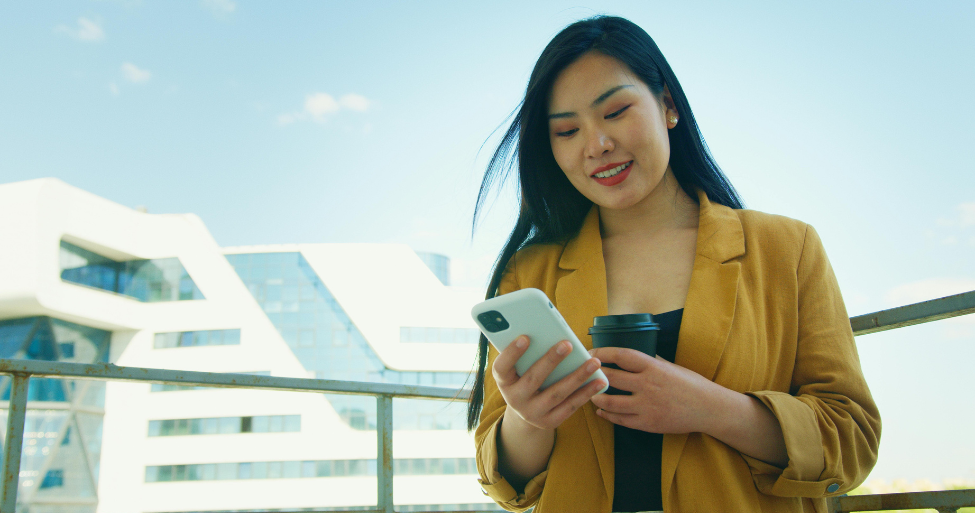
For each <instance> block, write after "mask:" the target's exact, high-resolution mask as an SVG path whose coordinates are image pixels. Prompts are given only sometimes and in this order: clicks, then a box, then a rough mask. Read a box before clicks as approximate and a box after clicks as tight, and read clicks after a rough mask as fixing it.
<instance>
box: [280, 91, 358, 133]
mask: <svg viewBox="0 0 975 513" xmlns="http://www.w3.org/2000/svg"><path fill="white" fill-rule="evenodd" d="M370 107H372V101H370V100H369V99H368V98H366V97H365V96H362V95H361V94H355V93H349V94H346V95H344V96H342V97H341V98H339V99H337V100H336V99H335V97H334V96H332V95H330V94H328V93H312V94H309V95H307V96H305V105H304V109H303V110H301V111H298V112H286V113H284V114H280V115H278V117H277V124H278V125H279V126H285V125H290V124H292V123H295V122H297V121H302V120H305V119H312V120H314V121H317V122H319V123H324V122H325V121H326V120H327V119H328V117H329V116H331V115H332V114H335V113H337V112H339V111H343V110H346V111H354V112H365V111H367V110H369V108H370ZM371 130H372V126H371V125H368V128H367V129H366V131H371Z"/></svg>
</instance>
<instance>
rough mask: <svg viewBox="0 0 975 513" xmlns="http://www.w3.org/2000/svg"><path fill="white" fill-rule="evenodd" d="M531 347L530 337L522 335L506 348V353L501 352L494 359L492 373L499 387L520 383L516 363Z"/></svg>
mask: <svg viewBox="0 0 975 513" xmlns="http://www.w3.org/2000/svg"><path fill="white" fill-rule="evenodd" d="M529 345H531V341H530V340H528V337H527V336H526V335H521V336H520V337H518V338H516V339H515V340H514V341H512V342H511V343H510V344H508V347H505V348H504V351H501V353H500V354H499V355H498V357H497V358H495V359H494V365H493V366H492V368H491V372H492V373H493V374H494V380H495V381H497V383H498V385H509V384H511V383H514V382H515V381H518V372H517V371H516V370H515V362H517V361H518V359H519V358H521V356H522V355H523V354H525V351H527V350H528V346H529Z"/></svg>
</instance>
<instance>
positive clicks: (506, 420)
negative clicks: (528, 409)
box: [499, 408, 555, 437]
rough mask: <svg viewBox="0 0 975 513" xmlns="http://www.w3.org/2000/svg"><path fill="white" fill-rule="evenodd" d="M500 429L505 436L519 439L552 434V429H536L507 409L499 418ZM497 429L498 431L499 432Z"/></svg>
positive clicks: (516, 413) (536, 427)
mask: <svg viewBox="0 0 975 513" xmlns="http://www.w3.org/2000/svg"><path fill="white" fill-rule="evenodd" d="M501 429H503V430H504V431H505V433H506V434H509V433H510V434H511V435H516V436H519V437H532V436H538V435H543V434H545V433H548V432H554V431H555V430H554V429H546V428H542V427H538V426H536V425H534V424H532V423H530V422H528V421H527V420H525V418H524V417H522V416H521V415H519V414H518V412H516V411H514V410H512V409H511V408H507V409H506V410H505V412H504V415H502V416H501ZM501 429H499V431H500V430H501Z"/></svg>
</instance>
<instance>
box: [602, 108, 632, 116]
mask: <svg viewBox="0 0 975 513" xmlns="http://www.w3.org/2000/svg"><path fill="white" fill-rule="evenodd" d="M629 108H630V106H629V105H627V106H626V107H623V108H622V109H620V110H617V111H615V112H610V113H609V114H606V119H613V118H615V117H618V116H619V115H620V114H622V113H623V111H625V110H626V109H629Z"/></svg>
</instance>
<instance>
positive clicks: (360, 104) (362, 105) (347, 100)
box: [339, 93, 371, 112]
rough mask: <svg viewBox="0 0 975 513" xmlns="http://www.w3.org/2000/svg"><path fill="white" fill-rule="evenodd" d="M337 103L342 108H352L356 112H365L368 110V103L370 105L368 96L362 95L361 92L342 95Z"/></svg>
mask: <svg viewBox="0 0 975 513" xmlns="http://www.w3.org/2000/svg"><path fill="white" fill-rule="evenodd" d="M339 104H341V105H342V107H343V108H346V109H349V110H354V111H356V112H365V111H367V110H369V105H371V103H370V102H369V99H368V98H366V97H365V96H362V95H361V94H355V93H352V94H347V95H345V96H343V97H342V98H341V99H339Z"/></svg>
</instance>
